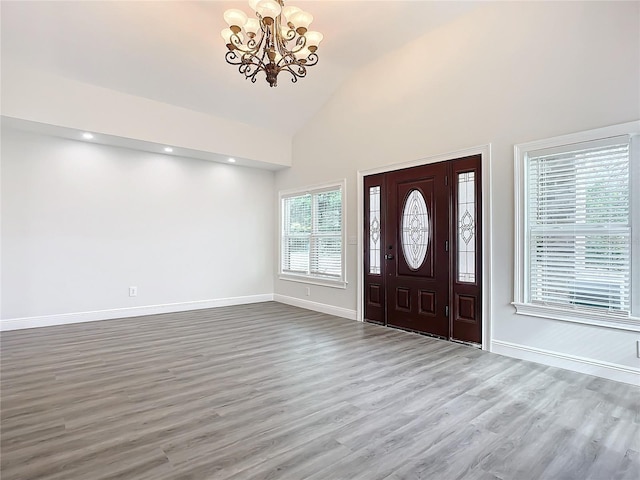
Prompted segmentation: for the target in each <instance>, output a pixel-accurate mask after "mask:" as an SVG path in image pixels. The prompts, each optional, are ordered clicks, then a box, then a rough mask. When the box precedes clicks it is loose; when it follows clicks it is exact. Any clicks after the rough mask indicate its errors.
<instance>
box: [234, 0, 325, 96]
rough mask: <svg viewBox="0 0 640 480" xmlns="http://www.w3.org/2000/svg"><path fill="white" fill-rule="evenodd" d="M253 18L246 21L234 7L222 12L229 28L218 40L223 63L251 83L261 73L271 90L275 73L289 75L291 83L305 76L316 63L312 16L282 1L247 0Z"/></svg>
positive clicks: (317, 37)
mask: <svg viewBox="0 0 640 480" xmlns="http://www.w3.org/2000/svg"><path fill="white" fill-rule="evenodd" d="M249 6H250V7H251V9H252V10H253V11H254V12H255V13H256V17H257V18H248V17H247V15H246V14H245V13H244V12H243V11H242V10H238V9H236V8H232V9H229V10H227V11H226V12H224V20H225V21H226V22H227V24H228V25H229V28H225V29H224V30H222V38H223V39H224V41H225V42H226V44H227V48H228V49H229V51H228V52H227V53H226V54H225V59H226V61H227V63H230V64H231V65H239V67H238V71H239V72H240V73H241V74H243V75H244V76H245V78H247V79H251V82H253V83H255V82H256V75H257V74H258V73H259V72H265V75H266V80H267V82H268V83H269V85H270V86H271V87H275V86H277V85H278V74H279V73H280V72H282V71H285V72H287V73H289V74H291V81H292V82H293V83H295V82H297V81H298V78H303V77H305V76H306V75H307V68H308V67H312V66H313V65H315V64H316V63H318V55H317V54H316V51H317V50H318V45H319V44H320V42H321V41H322V38H323V35H322V34H321V33H319V32H313V31H310V30H309V25H310V24H311V22H312V21H313V16H312V15H311V14H310V13H308V12H305V11H303V10H302V9H300V8H298V7H293V6H288V7H285V6H284V1H283V0H249Z"/></svg>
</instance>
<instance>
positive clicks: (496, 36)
mask: <svg viewBox="0 0 640 480" xmlns="http://www.w3.org/2000/svg"><path fill="white" fill-rule="evenodd" d="M639 19H640V4H638V3H637V2H620V3H616V2H601V3H593V2H567V3H560V2H501V3H495V4H488V5H486V6H483V7H481V8H479V9H477V10H475V11H473V12H471V13H470V14H469V15H468V16H466V17H464V18H461V19H459V20H458V21H456V22H454V23H451V24H448V25H445V26H443V27H442V28H440V29H438V30H436V31H434V32H432V33H430V34H427V35H425V36H423V37H421V38H419V39H417V40H416V41H414V42H412V43H411V44H409V45H407V46H406V47H404V48H403V49H402V50H399V51H396V52H394V53H393V54H390V55H387V56H385V57H383V58H381V59H379V60H377V61H376V62H374V63H372V64H370V65H368V66H367V67H366V68H364V69H362V70H360V71H358V72H357V73H356V74H355V75H354V76H353V77H351V78H350V79H349V81H348V82H346V83H345V84H344V85H343V86H342V88H341V89H339V90H338V91H337V93H336V94H335V95H334V96H333V98H332V99H331V101H329V102H328V103H327V105H326V106H325V107H324V108H323V109H322V110H321V111H320V112H319V114H318V115H317V116H316V117H315V118H314V119H313V121H312V122H310V123H309V124H308V125H306V126H305V128H304V129H303V130H302V131H300V132H299V134H298V135H296V137H295V138H294V146H293V168H291V169H288V170H283V171H280V172H278V173H277V174H276V188H277V189H287V188H293V187H300V186H304V185H307V184H313V183H318V182H323V181H329V180H334V179H339V178H344V177H346V178H347V190H348V195H347V200H348V209H347V218H348V221H347V229H348V235H349V236H353V235H356V233H357V225H356V218H357V211H356V205H357V199H356V172H357V171H358V170H366V169H371V168H375V167H380V166H384V165H390V164H394V163H401V162H407V161H412V160H417V159H420V158H425V157H428V156H432V155H437V154H442V153H446V152H452V151H456V150H460V149H463V148H467V147H472V146H477V145H483V144H488V143H491V144H492V170H493V175H492V184H493V187H492V191H491V202H492V218H493V226H492V231H491V236H492V239H493V262H492V270H493V281H492V292H493V298H492V300H493V301H492V304H493V311H492V315H491V321H492V332H493V338H494V339H495V340H497V341H499V342H503V343H504V342H506V344H504V345H502V346H501V348H502V351H504V352H505V353H509V354H513V355H520V356H526V355H533V356H535V355H546V354H545V353H544V352H542V351H544V350H548V351H550V352H554V355H556V356H555V357H553V358H556V359H560V360H559V362H560V363H562V362H565V363H563V365H566V364H567V363H566V362H573V363H572V365H573V366H576V365H577V364H580V363H582V364H584V365H586V367H585V370H584V371H589V372H593V373H601V372H600V370H598V369H607V368H609V367H608V365H609V364H614V365H615V366H621V367H620V368H621V370H622V371H623V373H624V374H625V375H627V374H629V373H634V372H635V371H636V370H634V369H635V368H637V367H638V366H640V360H638V359H637V358H636V347H635V341H636V339H638V334H637V333H633V332H628V331H619V330H612V329H607V328H596V327H588V326H584V325H579V324H570V323H563V322H558V321H552V320H544V319H537V318H531V317H523V316H519V315H515V314H514V311H515V310H514V308H513V307H512V306H511V305H510V302H511V301H513V231H514V227H513V218H514V212H513V203H514V202H513V182H514V180H513V175H514V170H513V145H514V144H517V143H522V142H527V141H531V140H535V139H541V138H546V137H550V136H556V135H561V134H566V133H571V132H576V131H581V130H586V129H592V128H597V127H602V126H606V125H610V124H616V123H623V122H627V121H631V120H636V119H638V118H640V88H639V87H640V25H639V22H640V20H639ZM347 255H348V258H347V271H348V281H349V286H348V288H347V289H346V290H337V289H330V288H324V287H319V286H318V287H316V286H314V287H312V290H311V296H310V297H305V295H304V289H305V287H306V285H302V284H296V283H292V282H283V281H279V280H276V283H275V293H276V294H278V295H283V296H288V297H298V298H301V299H309V300H311V301H315V302H319V303H323V304H329V305H332V306H336V307H339V308H343V309H350V310H355V309H356V285H357V278H356V273H357V264H356V256H357V251H356V246H355V245H349V246H348V247H347ZM507 344H515V345H516V347H512V346H509V345H507ZM494 347H496V349H499V348H497V347H498V345H497V344H496V345H495V346H494ZM509 348H510V349H511V350H509V352H506V350H507V349H509ZM518 352H520V353H518ZM541 352H542V353H541ZM540 358H542V357H540ZM546 360H547V361H548V362H549V363H553V360H552V356H549V355H547V359H546ZM585 362H586V363H585ZM576 368H578V369H579V368H582V367H580V366H579V365H578V366H577V367H576ZM612 368H614V369H616V368H618V367H612ZM626 378H627V379H628V378H629V377H628V375H627V377H626Z"/></svg>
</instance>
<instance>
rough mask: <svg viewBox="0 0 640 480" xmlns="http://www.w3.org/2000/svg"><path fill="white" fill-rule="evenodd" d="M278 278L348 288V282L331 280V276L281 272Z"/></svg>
mask: <svg viewBox="0 0 640 480" xmlns="http://www.w3.org/2000/svg"><path fill="white" fill-rule="evenodd" d="M278 279H280V280H285V281H287V282H297V283H309V284H311V285H320V286H321V287H331V288H341V289H343V290H344V289H345V288H347V283H348V282H345V281H344V280H331V279H329V278H327V279H323V278H322V277H310V276H307V275H294V274H286V273H281V274H280V275H278Z"/></svg>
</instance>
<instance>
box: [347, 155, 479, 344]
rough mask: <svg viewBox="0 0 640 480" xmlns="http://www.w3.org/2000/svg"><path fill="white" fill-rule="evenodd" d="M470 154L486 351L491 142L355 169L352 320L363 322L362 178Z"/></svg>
mask: <svg viewBox="0 0 640 480" xmlns="http://www.w3.org/2000/svg"><path fill="white" fill-rule="evenodd" d="M471 155H481V158H482V160H481V176H482V197H481V198H482V349H483V350H490V346H491V342H490V340H491V231H492V228H491V227H492V224H491V144H490V143H488V144H486V145H480V146H477V147H470V148H466V149H464V150H457V151H455V152H448V153H443V154H439V155H433V156H429V157H426V158H421V159H419V160H412V161H409V162H404V163H394V164H391V165H385V166H383V167H378V168H371V169H367V170H358V177H357V182H356V183H357V197H358V198H357V204H358V282H357V285H358V288H357V304H356V319H357V320H358V321H359V322H363V321H364V303H363V302H364V291H363V289H364V281H363V275H364V257H363V248H364V244H363V238H362V237H363V235H364V224H363V222H364V177H366V176H368V175H374V174H377V173H387V172H393V171H394V170H400V169H403V168H410V167H418V166H421V165H428V164H430V163H437V162H444V161H447V160H455V159H458V158H462V157H468V156H471Z"/></svg>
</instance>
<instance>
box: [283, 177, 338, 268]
mask: <svg viewBox="0 0 640 480" xmlns="http://www.w3.org/2000/svg"><path fill="white" fill-rule="evenodd" d="M282 223H283V224H282V255H281V258H282V264H281V271H282V272H283V273H294V274H303V275H309V276H315V277H322V278H338V279H339V278H342V271H343V268H342V267H343V266H342V248H343V245H342V189H341V188H339V187H336V188H334V189H329V190H322V191H317V192H311V193H306V194H303V195H293V196H288V197H284V198H283V199H282Z"/></svg>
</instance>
